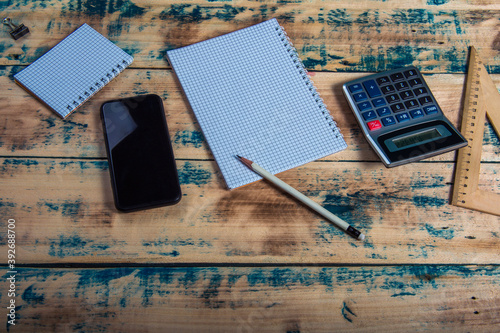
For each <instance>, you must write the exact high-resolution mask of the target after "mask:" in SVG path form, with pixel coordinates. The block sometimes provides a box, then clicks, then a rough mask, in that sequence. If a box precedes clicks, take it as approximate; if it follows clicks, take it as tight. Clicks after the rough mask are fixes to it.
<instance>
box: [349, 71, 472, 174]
mask: <svg viewBox="0 0 500 333" xmlns="http://www.w3.org/2000/svg"><path fill="white" fill-rule="evenodd" d="M342 88H343V92H344V95H345V97H346V98H347V100H348V102H349V105H350V107H351V109H352V111H353V112H354V115H355V116H356V119H357V121H358V123H359V125H360V126H361V129H362V130H363V134H364V135H365V137H366V139H367V140H368V142H369V144H370V145H371V146H372V148H373V149H374V150H375V152H376V153H377V155H378V156H379V157H380V159H381V160H382V162H383V163H384V164H385V166H387V167H394V166H398V165H402V164H406V163H410V162H415V161H419V160H421V159H424V158H428V157H431V156H435V155H438V154H442V153H445V152H447V151H450V150H454V149H458V148H461V147H463V146H465V145H467V140H465V139H464V137H463V136H462V135H461V134H460V132H459V131H458V130H457V129H456V128H455V127H454V126H453V125H452V124H451V123H450V121H449V120H448V119H447V118H446V117H445V115H444V114H443V111H442V110H441V108H440V107H439V105H438V103H437V102H436V99H435V98H434V96H433V95H432V93H431V90H430V89H429V87H428V86H427V83H426V82H425V80H424V78H423V77H422V74H421V73H420V71H419V70H418V69H417V68H415V67H413V66H410V67H405V68H401V69H396V70H390V71H386V72H382V73H378V74H374V75H370V76H366V77H363V78H360V79H356V80H353V81H349V82H347V83H345V84H344V85H343V86H342Z"/></svg>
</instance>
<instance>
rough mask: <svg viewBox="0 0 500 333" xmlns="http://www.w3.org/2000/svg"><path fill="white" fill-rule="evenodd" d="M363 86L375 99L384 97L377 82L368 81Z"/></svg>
mask: <svg viewBox="0 0 500 333" xmlns="http://www.w3.org/2000/svg"><path fill="white" fill-rule="evenodd" d="M363 86H365V89H366V92H367V93H368V95H369V96H370V97H371V98H373V97H378V96H380V95H382V93H381V92H380V89H379V88H378V86H377V84H376V83H375V80H368V81H365V82H363Z"/></svg>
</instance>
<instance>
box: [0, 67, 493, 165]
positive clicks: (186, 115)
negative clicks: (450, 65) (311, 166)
mask: <svg viewBox="0 0 500 333" xmlns="http://www.w3.org/2000/svg"><path fill="white" fill-rule="evenodd" d="M16 70H17V69H16V68H7V69H3V70H0V73H1V74H2V76H1V77H0V85H1V86H3V87H5V89H3V90H0V110H1V113H2V115H3V117H2V118H1V119H0V156H64V157H98V158H104V157H106V153H105V148H104V142H103V135H102V126H101V121H100V118H99V108H100V106H101V105H102V103H103V102H105V101H107V100H110V99H116V98H121V97H127V96H133V95H140V94H146V93H155V94H158V95H159V96H161V97H162V98H163V100H164V104H165V109H166V114H167V122H168V126H169V130H170V134H171V137H172V142H173V145H174V152H175V156H176V157H177V158H179V159H212V156H211V154H210V152H209V149H208V146H207V144H206V142H205V140H204V137H203V133H202V131H201V129H200V128H199V126H198V123H197V122H196V119H195V117H194V114H193V113H192V111H191V109H190V107H189V105H188V103H187V100H186V99H185V97H184V95H183V93H182V91H181V88H180V86H179V84H178V83H177V82H176V80H175V78H174V75H173V73H172V72H171V71H170V70H134V69H128V70H126V71H125V72H123V73H122V74H121V75H120V76H118V77H117V78H116V79H115V80H114V81H113V82H111V83H110V84H109V85H108V86H106V87H105V88H104V89H103V90H102V91H101V92H99V93H98V94H97V95H96V96H94V97H93V98H92V99H91V100H89V101H88V102H87V103H85V104H84V105H83V106H82V107H81V108H80V109H78V110H77V111H75V112H74V113H73V114H72V115H71V116H70V117H69V118H68V119H67V120H61V119H60V118H59V117H58V116H56V115H55V114H54V113H53V112H52V111H50V110H48V109H47V108H46V107H45V106H44V105H42V104H41V103H39V102H38V101H37V100H36V99H34V98H33V97H31V95H29V94H28V93H27V92H26V91H24V90H23V89H22V88H20V87H19V86H17V85H16V84H14V83H13V82H12V75H13V73H14V72H15V71H16ZM311 74H312V79H313V81H314V83H315V85H316V87H317V89H318V91H319V93H320V95H321V97H322V98H323V99H324V101H325V103H326V105H327V106H328V108H329V110H330V112H331V113H332V115H333V117H334V119H335V120H336V121H337V124H338V126H339V128H340V129H341V132H342V133H343V135H344V138H345V140H346V142H347V144H348V148H347V150H345V151H343V152H341V153H338V154H334V155H331V156H329V157H328V158H327V159H328V160H349V161H359V160H361V161H379V159H378V157H377V156H376V155H375V153H374V152H373V151H372V149H371V148H370V147H369V145H368V143H367V142H366V140H365V138H364V137H363V135H362V133H361V131H360V129H359V126H358V124H357V123H356V120H355V118H354V116H353V114H352V112H351V110H350V109H349V106H348V105H347V102H346V100H345V97H344V96H343V94H342V88H341V87H342V84H343V83H345V82H347V81H350V80H353V79H355V78H359V77H361V76H363V75H366V74H350V73H321V72H313V73H311ZM492 78H493V80H494V82H495V84H496V85H497V86H498V87H500V75H492ZM426 80H427V82H428V84H429V86H430V87H431V89H433V92H434V95H435V97H436V99H437V100H438V102H439V103H440V105H441V108H442V109H443V110H444V112H445V114H446V116H447V117H448V118H449V119H450V120H451V121H452V122H453V123H454V124H455V125H456V126H458V125H459V120H460V114H461V108H462V105H461V102H462V98H461V96H462V91H463V85H464V76H463V75H441V74H439V75H427V76H426ZM498 145H499V141H498V138H497V136H496V134H495V133H494V131H493V130H492V128H491V127H490V126H487V131H486V133H485V141H484V146H483V155H482V156H483V160H484V161H497V162H498V161H500V155H499V154H498V148H497V147H498ZM431 160H432V161H454V160H455V153H454V152H451V153H448V154H444V155H440V156H437V157H434V158H432V159H431Z"/></svg>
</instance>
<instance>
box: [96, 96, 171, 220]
mask: <svg viewBox="0 0 500 333" xmlns="http://www.w3.org/2000/svg"><path fill="white" fill-rule="evenodd" d="M101 120H102V123H103V128H104V139H105V142H106V151H107V155H108V162H109V172H110V176H111V185H112V187H113V196H114V200H115V206H116V208H117V209H118V210H121V211H136V210H141V209H147V208H153V207H159V206H166V205H172V204H176V203H177V202H179V200H180V199H181V188H180V185H179V177H178V175H177V167H176V165H175V159H174V152H173V149H172V143H171V142H170V136H169V133H168V127H167V121H166V119H165V112H164V110H163V101H162V100H161V98H160V97H159V96H157V95H144V96H137V97H131V98H124V99H118V100H113V101H108V102H106V103H104V104H103V105H102V106H101Z"/></svg>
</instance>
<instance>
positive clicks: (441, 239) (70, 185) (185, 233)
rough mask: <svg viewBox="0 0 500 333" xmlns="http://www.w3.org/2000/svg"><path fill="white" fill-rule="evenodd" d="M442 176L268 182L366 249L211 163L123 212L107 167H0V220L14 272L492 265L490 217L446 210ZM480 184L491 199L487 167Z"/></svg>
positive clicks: (332, 171)
mask: <svg viewBox="0 0 500 333" xmlns="http://www.w3.org/2000/svg"><path fill="white" fill-rule="evenodd" d="M453 167H454V166H453V164H448V163H438V164H434V163H413V164H410V165H406V166H401V167H398V168H395V169H391V170H390V171H391V172H387V171H386V170H387V169H386V168H385V167H384V166H383V165H381V163H378V162H377V163H368V162H364V163H357V162H314V163H309V164H308V165H307V166H304V167H300V168H296V169H293V170H289V171H287V172H284V173H281V174H279V175H278V176H279V177H280V178H281V179H283V180H284V181H285V182H287V183H289V184H290V185H291V186H293V187H295V188H296V189H298V190H299V191H301V192H303V193H305V194H306V195H307V196H309V197H311V198H313V199H314V200H315V201H316V202H318V203H319V204H321V205H323V206H324V207H325V208H327V209H328V210H329V211H331V212H332V213H334V214H337V215H338V216H339V217H341V218H342V219H344V220H345V221H346V222H348V223H350V224H352V225H353V226H354V227H356V228H358V229H359V230H361V231H362V232H363V233H365V234H366V236H367V240H366V241H365V242H360V241H357V240H354V239H352V238H350V237H349V236H347V235H346V234H345V233H343V232H342V231H340V230H338V229H337V228H336V227H334V226H333V225H332V224H330V223H328V222H326V221H325V220H324V219H323V218H322V217H320V216H318V215H316V214H315V213H314V212H312V211H309V210H308V209H307V208H305V207H304V206H303V205H301V204H299V203H297V202H296V201H295V200H294V199H292V198H290V197H288V196H286V195H283V194H282V193H280V192H279V191H278V190H277V189H275V188H274V187H273V186H272V185H270V184H268V183H266V182H264V181H259V182H256V183H253V184H251V185H247V186H244V187H241V188H238V189H235V190H231V191H228V190H226V189H225V188H224V186H223V182H222V179H221V176H220V173H219V171H218V170H217V169H216V165H215V163H214V162H213V161H178V170H179V177H180V181H181V188H182V192H183V198H182V200H181V202H180V203H179V204H177V205H175V206H170V207H164V208H159V209H154V210H150V211H148V212H136V213H129V214H124V213H118V212H117V211H116V209H115V208H114V207H113V200H112V193H111V186H110V182H109V175H108V170H107V168H108V165H107V162H106V161H95V160H76V159H70V160H68V159H41V158H39V159H16V158H2V159H0V177H1V178H0V186H1V188H2V190H3V194H2V197H1V198H0V215H1V216H4V217H6V218H14V219H16V221H17V225H16V228H17V229H16V230H17V231H16V232H17V239H18V241H17V242H18V243H17V244H18V261H19V263H25V264H30V263H61V262H69V263H72V262H85V263H91V262H107V263H111V262H119V263H128V262H131V263H147V262H149V263H162V262H167V263H197V262H204V263H278V262H283V263H325V262H327V263H357V264H361V263H369V264H379V263H383V264H387V263H456V264H463V263H475V264H493V263H497V262H498V256H497V254H498V248H499V246H500V224H499V223H498V222H499V217H497V216H493V215H489V214H483V213H480V212H476V211H472V210H467V209H463V208H459V207H455V206H451V205H449V204H448V203H449V195H450V190H451V181H452V174H453ZM480 178H481V184H482V186H485V187H487V188H488V189H489V190H493V191H496V192H500V181H499V174H498V167H497V164H495V163H493V164H490V163H486V164H484V165H483V168H482V175H481V177H480ZM492 184H495V185H494V186H492ZM5 224H6V220H2V221H0V228H1V227H2V226H5ZM4 229H5V228H4ZM2 237H3V236H2ZM6 240H7V239H6V237H3V238H2V239H1V243H0V244H1V246H0V249H5V247H6ZM0 252H1V251H0Z"/></svg>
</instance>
